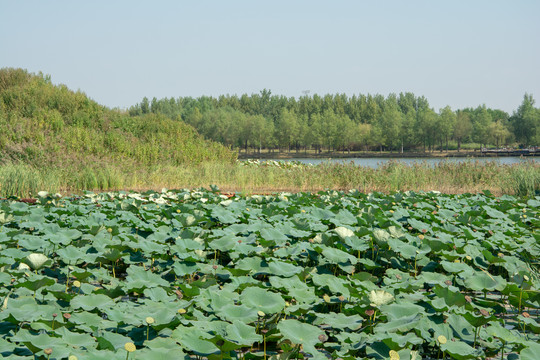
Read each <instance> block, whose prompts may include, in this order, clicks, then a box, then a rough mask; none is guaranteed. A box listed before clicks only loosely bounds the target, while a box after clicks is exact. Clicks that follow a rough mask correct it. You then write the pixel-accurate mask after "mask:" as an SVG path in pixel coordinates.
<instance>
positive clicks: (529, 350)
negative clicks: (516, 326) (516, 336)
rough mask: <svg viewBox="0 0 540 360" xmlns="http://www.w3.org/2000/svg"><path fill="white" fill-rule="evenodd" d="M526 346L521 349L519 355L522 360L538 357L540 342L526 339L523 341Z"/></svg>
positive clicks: (531, 359)
mask: <svg viewBox="0 0 540 360" xmlns="http://www.w3.org/2000/svg"><path fill="white" fill-rule="evenodd" d="M524 345H525V346H527V347H526V348H524V349H523V350H521V352H520V353H519V357H520V359H522V360H536V359H538V354H540V344H539V343H538V342H533V341H527V342H525V343H524Z"/></svg>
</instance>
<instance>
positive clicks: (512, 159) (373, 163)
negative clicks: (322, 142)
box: [261, 156, 540, 168]
mask: <svg viewBox="0 0 540 360" xmlns="http://www.w3.org/2000/svg"><path fill="white" fill-rule="evenodd" d="M268 160H274V161H299V162H301V163H304V164H313V165H317V164H320V163H323V162H328V161H330V162H337V163H350V162H353V163H354V164H355V165H360V166H367V167H371V168H378V167H379V166H381V165H384V164H386V163H387V162H389V161H394V162H400V163H403V164H406V165H412V164H418V163H420V164H421V163H426V164H430V165H436V164H438V163H440V162H443V163H444V162H450V163H462V162H479V163H486V162H495V163H497V164H505V165H511V164H517V163H526V162H528V161H534V162H536V163H539V162H540V157H538V156H527V157H519V156H505V157H474V158H473V157H448V158H442V157H431V158H430V157H418V158H345V159H344V158H334V159H332V158H327V159H321V158H316V159H310V158H297V159H268ZM261 161H266V160H261Z"/></svg>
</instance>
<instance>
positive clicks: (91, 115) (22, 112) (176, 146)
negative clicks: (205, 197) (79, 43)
mask: <svg viewBox="0 0 540 360" xmlns="http://www.w3.org/2000/svg"><path fill="white" fill-rule="evenodd" d="M0 131H1V132H2V137H1V139H0V155H1V156H0V163H9V162H14V163H18V162H22V163H24V164H27V165H29V166H32V167H34V168H41V167H47V168H51V167H52V168H62V167H65V166H67V164H69V166H70V168H71V170H72V171H73V170H75V171H76V172H80V173H81V174H84V173H85V168H87V167H90V168H96V166H95V165H96V164H97V163H99V164H108V165H110V167H111V168H121V167H123V166H125V165H136V164H138V165H139V166H155V165H156V164H172V165H181V164H199V163H201V162H205V161H233V160H234V159H235V155H234V154H233V153H231V152H230V151H229V150H227V149H225V148H224V147H223V146H221V145H219V144H216V143H212V142H210V141H206V140H204V139H203V138H202V137H201V136H199V135H198V134H197V132H196V131H195V130H194V129H193V128H192V127H191V126H188V125H186V124H184V123H182V122H178V121H174V120H171V119H170V118H168V117H166V116H165V115H163V114H159V113H157V111H153V112H149V111H145V112H142V113H141V114H140V115H139V116H129V115H128V114H125V113H122V112H119V111H114V110H110V109H107V108H105V107H103V106H101V105H99V104H97V103H96V102H94V101H92V100H90V99H88V98H87V96H86V95H85V94H83V93H81V92H73V91H71V90H69V89H68V88H67V87H66V86H64V85H58V86H55V85H53V84H51V82H50V78H48V77H44V76H43V75H34V74H30V73H28V72H26V71H24V70H21V69H10V68H5V69H0ZM96 176H97V178H96V181H97V182H96V181H94V179H92V176H91V175H90V174H86V175H85V176H83V177H84V178H85V180H84V181H87V182H88V184H93V185H95V184H97V185H98V186H99V187H100V188H101V187H102V186H105V185H102V184H105V183H107V184H108V180H107V181H106V180H104V179H101V180H100V177H103V176H101V175H99V174H96ZM84 181H83V183H84ZM108 186H109V187H111V185H108Z"/></svg>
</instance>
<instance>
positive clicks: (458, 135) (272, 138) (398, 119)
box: [129, 90, 540, 151]
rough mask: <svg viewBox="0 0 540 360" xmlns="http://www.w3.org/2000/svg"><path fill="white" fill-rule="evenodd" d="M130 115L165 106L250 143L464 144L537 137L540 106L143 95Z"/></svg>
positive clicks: (176, 115) (216, 136) (203, 129)
mask: <svg viewBox="0 0 540 360" xmlns="http://www.w3.org/2000/svg"><path fill="white" fill-rule="evenodd" d="M129 112H130V114H131V115H132V116H140V115H142V114H149V113H155V114H166V115H167V116H169V117H170V118H173V119H178V120H183V121H184V122H186V123H188V124H190V125H192V126H194V127H195V128H196V129H197V130H198V131H199V133H201V134H203V135H204V136H205V137H206V138H208V139H212V140H215V141H218V142H221V143H222V144H226V145H228V146H231V147H239V148H245V149H248V148H251V149H259V150H260V149H261V148H266V149H277V148H280V149H288V150H289V151H290V150H291V149H292V148H294V149H296V150H298V149H318V150H321V149H330V150H367V149H385V150H390V151H401V150H424V151H425V150H434V149H439V150H441V151H442V150H443V149H444V150H448V149H449V148H451V149H458V150H459V149H460V148H461V146H462V144H465V143H467V144H469V146H468V147H469V148H470V147H473V146H474V147H475V148H478V147H480V146H482V145H483V146H488V145H490V146H497V147H499V146H503V145H506V144H512V145H517V144H521V145H523V146H530V145H538V144H540V109H538V108H535V107H534V99H533V98H532V96H531V95H527V94H525V96H524V98H523V102H522V104H521V105H520V106H519V107H518V109H517V110H516V111H515V112H514V113H513V114H512V115H509V114H507V113H506V112H504V111H501V110H496V109H490V108H486V106H478V107H477V108H475V109H472V108H467V109H462V110H456V111H453V110H452V109H451V108H450V107H448V106H447V107H445V108H443V109H440V111H439V112H436V111H435V110H434V109H432V108H431V107H430V106H429V102H428V100H427V99H426V98H425V97H423V96H422V97H417V96H415V95H414V94H412V93H401V94H399V95H395V94H390V95H389V96H387V97H386V98H385V97H384V96H382V95H375V96H372V95H367V96H365V95H359V96H356V95H355V96H352V97H348V96H346V95H344V94H338V95H325V96H322V97H321V96H319V95H313V96H302V97H300V98H299V99H296V98H294V97H291V98H287V97H284V96H277V95H272V94H271V92H270V91H268V90H263V91H261V93H260V94H253V95H251V96H249V95H246V94H244V95H242V96H240V97H238V96H236V95H232V96H231V95H227V96H220V97H219V98H213V97H207V96H203V97H199V98H197V99H194V98H190V97H185V98H178V99H174V98H170V99H168V98H165V99H161V100H158V99H156V98H154V99H152V101H151V102H150V101H149V100H148V99H147V98H144V99H143V101H142V102H141V103H140V104H137V105H136V106H134V107H132V108H131V109H130V111H129Z"/></svg>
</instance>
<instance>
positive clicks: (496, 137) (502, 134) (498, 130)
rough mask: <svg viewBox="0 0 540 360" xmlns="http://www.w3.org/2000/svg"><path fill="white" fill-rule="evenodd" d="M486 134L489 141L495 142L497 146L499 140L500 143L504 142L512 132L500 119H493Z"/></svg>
mask: <svg viewBox="0 0 540 360" xmlns="http://www.w3.org/2000/svg"><path fill="white" fill-rule="evenodd" d="M488 136H489V139H490V142H491V143H492V144H495V145H496V146H497V148H498V147H499V142H500V143H501V144H503V143H505V142H506V140H508V138H510V136H512V134H511V133H510V131H509V130H508V129H507V128H506V126H504V125H503V122H502V120H499V121H494V122H492V123H491V124H490V125H489V127H488Z"/></svg>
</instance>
